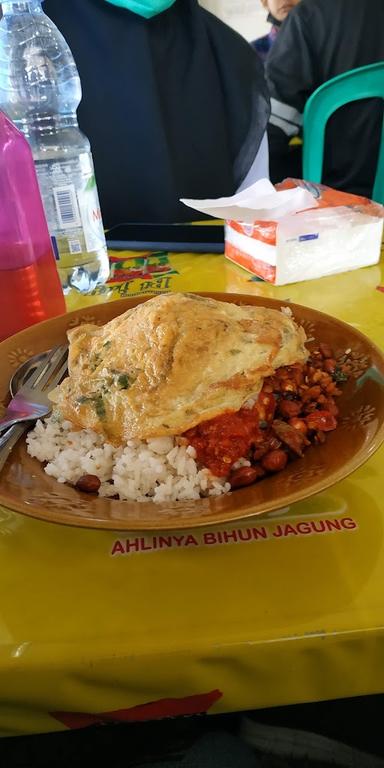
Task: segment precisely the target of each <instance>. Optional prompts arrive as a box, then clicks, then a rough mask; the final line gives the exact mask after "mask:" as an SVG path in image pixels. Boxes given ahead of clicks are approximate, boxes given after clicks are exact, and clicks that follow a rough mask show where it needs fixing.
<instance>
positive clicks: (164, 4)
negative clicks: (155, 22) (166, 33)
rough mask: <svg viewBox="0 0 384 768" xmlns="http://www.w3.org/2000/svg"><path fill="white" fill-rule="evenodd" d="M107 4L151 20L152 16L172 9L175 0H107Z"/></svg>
mask: <svg viewBox="0 0 384 768" xmlns="http://www.w3.org/2000/svg"><path fill="white" fill-rule="evenodd" d="M106 2H107V3H112V5H118V6H119V7H120V8H126V9H127V11H132V13H137V14H138V15H139V16H143V17H144V19H151V18H152V16H157V14H158V13H162V12H163V11H166V10H167V9H168V8H170V7H171V5H173V3H174V2H175V0H106Z"/></svg>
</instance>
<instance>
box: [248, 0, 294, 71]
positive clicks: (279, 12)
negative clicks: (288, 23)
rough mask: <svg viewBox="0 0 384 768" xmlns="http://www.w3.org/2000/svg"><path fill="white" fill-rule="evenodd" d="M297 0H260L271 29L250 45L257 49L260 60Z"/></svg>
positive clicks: (267, 50)
mask: <svg viewBox="0 0 384 768" xmlns="http://www.w3.org/2000/svg"><path fill="white" fill-rule="evenodd" d="M298 2H299V0H261V4H262V5H263V6H264V8H265V9H266V10H267V11H268V16H267V21H269V22H270V23H271V25H272V26H271V29H270V30H269V32H268V34H267V35H263V37H258V38H257V40H254V41H253V42H252V43H251V45H252V47H253V48H254V49H255V51H257V53H258V54H259V56H260V58H261V60H262V61H265V59H266V58H267V55H268V53H269V51H270V49H271V48H272V45H273V43H274V42H275V40H276V37H277V34H278V32H279V27H280V26H281V25H282V23H283V21H284V20H285V19H286V18H287V16H288V14H289V12H290V11H291V10H292V8H294V7H295V5H297V3H298Z"/></svg>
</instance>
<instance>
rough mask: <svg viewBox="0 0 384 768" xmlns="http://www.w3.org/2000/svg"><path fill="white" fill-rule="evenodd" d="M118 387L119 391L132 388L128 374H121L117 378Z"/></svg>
mask: <svg viewBox="0 0 384 768" xmlns="http://www.w3.org/2000/svg"><path fill="white" fill-rule="evenodd" d="M117 386H118V387H119V389H128V387H129V386H130V381H129V376H128V374H127V373H120V375H119V376H118V377H117Z"/></svg>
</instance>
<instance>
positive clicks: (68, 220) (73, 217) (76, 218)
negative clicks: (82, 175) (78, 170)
mask: <svg viewBox="0 0 384 768" xmlns="http://www.w3.org/2000/svg"><path fill="white" fill-rule="evenodd" d="M53 197H54V199H55V206H56V213H57V218H58V222H59V227H60V229H73V227H80V226H81V219H80V211H79V206H78V203H77V196H76V190H75V186H74V184H68V185H67V186H63V187H54V188H53Z"/></svg>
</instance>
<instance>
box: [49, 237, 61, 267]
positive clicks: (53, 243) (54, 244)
mask: <svg viewBox="0 0 384 768" xmlns="http://www.w3.org/2000/svg"><path fill="white" fill-rule="evenodd" d="M51 240H52V248H53V253H54V254H55V259H56V261H59V258H60V256H59V249H58V247H57V241H56V238H55V236H54V235H51Z"/></svg>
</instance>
